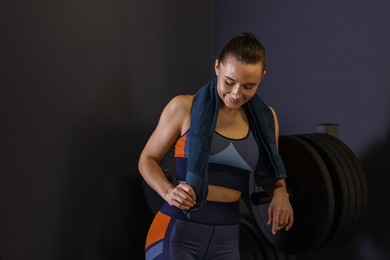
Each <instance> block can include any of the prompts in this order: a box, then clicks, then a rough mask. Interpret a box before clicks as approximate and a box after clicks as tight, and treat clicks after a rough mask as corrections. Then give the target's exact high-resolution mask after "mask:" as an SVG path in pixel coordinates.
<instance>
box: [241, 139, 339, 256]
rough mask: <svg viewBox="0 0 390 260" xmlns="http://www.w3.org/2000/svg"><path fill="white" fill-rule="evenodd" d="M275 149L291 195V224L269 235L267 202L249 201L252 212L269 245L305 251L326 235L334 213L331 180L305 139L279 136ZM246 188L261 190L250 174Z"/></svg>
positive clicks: (286, 249) (319, 243) (319, 242)
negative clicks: (280, 159) (281, 162)
mask: <svg viewBox="0 0 390 260" xmlns="http://www.w3.org/2000/svg"><path fill="white" fill-rule="evenodd" d="M279 150H280V155H281V156H282V159H283V161H284V164H285V166H286V169H287V172H288V178H287V179H286V182H287V188H288V190H289V191H290V192H291V194H292V196H291V204H292V207H293V209H294V225H293V227H292V229H291V230H290V231H288V232H286V231H285V230H280V231H279V232H278V233H277V234H276V235H273V234H272V232H271V231H272V230H271V227H270V226H269V225H267V220H268V212H267V210H268V206H269V204H265V205H253V204H252V212H253V214H254V216H255V219H256V222H257V224H258V226H259V228H260V229H261V230H262V232H263V234H264V236H265V237H266V238H267V240H268V241H269V242H271V244H273V245H274V246H275V247H277V248H279V249H280V250H282V251H284V252H286V253H291V254H300V253H306V252H309V251H312V250H315V249H317V248H319V247H320V246H321V245H322V244H323V243H324V241H325V239H326V238H327V237H328V236H329V232H330V229H331V227H332V224H333V218H334V212H335V201H334V192H333V186H332V181H331V179H330V176H329V172H328V169H327V167H326V165H325V163H324V161H323V160H322V158H321V156H320V155H319V154H318V152H317V151H316V150H315V149H314V148H313V147H312V146H311V145H309V144H308V143H307V142H306V141H304V140H302V139H300V138H298V137H295V136H281V137H280V138H279ZM249 191H250V193H253V192H259V191H261V188H260V187H257V186H256V185H255V183H254V179H253V175H252V176H251V178H250V182H249Z"/></svg>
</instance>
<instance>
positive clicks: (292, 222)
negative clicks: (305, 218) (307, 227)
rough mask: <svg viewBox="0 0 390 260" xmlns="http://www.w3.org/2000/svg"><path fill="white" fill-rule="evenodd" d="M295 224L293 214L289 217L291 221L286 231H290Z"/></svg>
mask: <svg viewBox="0 0 390 260" xmlns="http://www.w3.org/2000/svg"><path fill="white" fill-rule="evenodd" d="M293 224H294V215H293V214H291V215H290V218H289V222H288V224H287V227H286V231H289V230H290V229H291V227H292V225H293Z"/></svg>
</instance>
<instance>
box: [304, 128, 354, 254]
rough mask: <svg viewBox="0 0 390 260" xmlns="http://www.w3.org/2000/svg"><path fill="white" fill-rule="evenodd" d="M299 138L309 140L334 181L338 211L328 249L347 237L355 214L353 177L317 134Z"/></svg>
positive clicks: (327, 244)
mask: <svg viewBox="0 0 390 260" xmlns="http://www.w3.org/2000/svg"><path fill="white" fill-rule="evenodd" d="M299 137H300V138H303V139H304V140H307V141H308V142H309V143H310V144H311V145H312V146H313V147H314V148H315V149H316V150H317V151H318V152H319V153H320V154H321V156H322V159H323V160H324V162H325V164H326V166H327V167H328V170H329V173H330V176H331V179H332V184H333V189H334V194H335V209H336V211H335V218H334V222H333V226H332V231H331V234H330V235H329V237H328V239H327V240H326V242H325V243H324V245H323V247H328V246H330V245H333V244H335V243H338V241H340V240H342V238H343V236H344V235H345V232H346V231H345V230H346V228H347V227H348V225H349V223H350V221H351V217H353V214H354V213H355V208H356V207H355V206H356V195H355V193H356V192H355V188H354V185H353V182H352V177H351V175H350V173H349V172H348V171H347V170H346V167H347V166H346V165H345V163H344V162H343V161H342V158H341V157H340V156H339V155H338V154H337V153H338V152H337V151H335V149H334V148H333V147H331V146H330V145H329V144H328V143H327V142H326V141H324V140H322V139H321V138H319V137H318V136H317V135H316V134H307V135H299Z"/></svg>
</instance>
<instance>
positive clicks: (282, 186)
mask: <svg viewBox="0 0 390 260" xmlns="http://www.w3.org/2000/svg"><path fill="white" fill-rule="evenodd" d="M262 188H263V190H264V191H265V192H266V193H267V194H268V196H271V197H274V196H275V195H276V194H280V195H288V192H287V185H286V181H285V180H284V179H281V180H278V181H276V182H275V183H272V184H269V185H264V186H262Z"/></svg>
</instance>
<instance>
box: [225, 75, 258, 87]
mask: <svg viewBox="0 0 390 260" xmlns="http://www.w3.org/2000/svg"><path fill="white" fill-rule="evenodd" d="M225 78H227V79H229V80H232V81H234V82H237V80H235V79H232V78H231V77H228V76H225ZM243 85H244V86H248V85H257V83H244V84H243Z"/></svg>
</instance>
